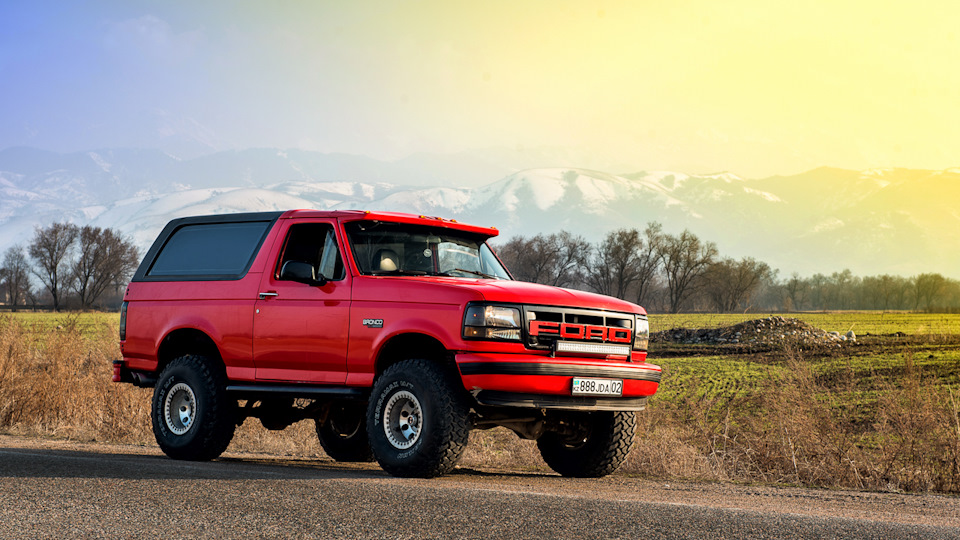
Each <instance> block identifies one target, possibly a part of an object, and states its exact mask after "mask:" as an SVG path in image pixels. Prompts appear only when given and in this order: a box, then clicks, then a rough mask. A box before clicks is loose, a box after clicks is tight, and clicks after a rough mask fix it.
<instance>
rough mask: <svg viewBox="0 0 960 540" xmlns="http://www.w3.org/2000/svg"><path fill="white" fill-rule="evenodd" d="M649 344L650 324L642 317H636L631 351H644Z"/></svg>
mask: <svg viewBox="0 0 960 540" xmlns="http://www.w3.org/2000/svg"><path fill="white" fill-rule="evenodd" d="M649 343H650V322H649V321H648V320H647V318H646V317H644V316H643V315H637V326H636V330H635V331H634V332H633V350H635V351H645V350H647V345H648V344H649Z"/></svg>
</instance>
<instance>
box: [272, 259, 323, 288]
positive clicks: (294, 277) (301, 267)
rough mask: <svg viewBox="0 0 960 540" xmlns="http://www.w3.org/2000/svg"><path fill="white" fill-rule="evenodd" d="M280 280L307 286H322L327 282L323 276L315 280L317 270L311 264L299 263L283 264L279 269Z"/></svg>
mask: <svg viewBox="0 0 960 540" xmlns="http://www.w3.org/2000/svg"><path fill="white" fill-rule="evenodd" d="M280 279H282V280H286V281H296V282H297V283H305V284H307V285H323V284H325V283H326V282H327V280H326V279H325V278H324V277H323V276H320V278H319V279H317V270H316V268H314V267H313V265H312V264H309V263H305V262H301V261H287V262H285V263H283V267H281V268H280Z"/></svg>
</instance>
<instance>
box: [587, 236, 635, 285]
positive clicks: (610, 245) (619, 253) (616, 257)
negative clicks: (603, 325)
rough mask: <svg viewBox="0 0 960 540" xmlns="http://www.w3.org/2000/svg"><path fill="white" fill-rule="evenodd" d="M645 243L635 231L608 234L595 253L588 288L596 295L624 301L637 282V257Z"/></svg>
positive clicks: (591, 261) (588, 273)
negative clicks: (614, 297) (596, 293)
mask: <svg viewBox="0 0 960 540" xmlns="http://www.w3.org/2000/svg"><path fill="white" fill-rule="evenodd" d="M642 247H643V239H642V238H641V237H640V232H639V231H637V230H636V229H618V230H616V231H613V232H611V233H609V234H607V236H606V238H604V239H603V242H601V243H600V245H599V246H597V248H596V249H595V250H594V254H593V257H592V258H591V260H590V267H589V269H588V271H587V276H586V277H587V284H588V285H589V286H590V287H591V288H592V289H593V290H594V291H596V292H598V293H600V294H605V295H607V296H616V297H617V298H621V299H625V298H626V297H627V291H628V290H630V288H631V287H632V286H633V284H634V283H635V282H636V281H637V278H638V271H637V269H638V267H639V266H640V265H639V261H638V253H639V252H640V249H641V248H642Z"/></svg>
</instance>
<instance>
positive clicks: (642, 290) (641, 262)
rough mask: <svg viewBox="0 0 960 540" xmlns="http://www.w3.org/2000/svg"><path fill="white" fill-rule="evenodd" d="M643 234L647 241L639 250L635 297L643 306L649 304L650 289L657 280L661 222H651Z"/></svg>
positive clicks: (661, 232) (661, 234) (661, 231)
mask: <svg viewBox="0 0 960 540" xmlns="http://www.w3.org/2000/svg"><path fill="white" fill-rule="evenodd" d="M643 236H644V237H645V239H646V241H645V243H644V244H643V246H641V247H640V249H639V251H638V252H637V279H636V284H635V285H634V291H635V294H634V297H635V298H636V302H637V304H638V305H641V306H644V305H647V303H648V300H650V298H649V297H650V291H651V289H652V288H653V286H654V284H655V283H656V280H657V269H658V268H659V267H660V250H661V248H662V246H661V239H662V237H663V228H662V227H661V226H660V224H659V223H656V222H650V223H648V224H647V228H646V229H645V230H644V231H643Z"/></svg>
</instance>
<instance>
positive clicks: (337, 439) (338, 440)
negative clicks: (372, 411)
mask: <svg viewBox="0 0 960 540" xmlns="http://www.w3.org/2000/svg"><path fill="white" fill-rule="evenodd" d="M314 423H315V425H316V429H317V439H319V440H320V446H321V447H322V448H323V451H324V452H326V453H327V455H328V456H330V457H331V458H333V459H334V460H335V461H343V462H367V461H373V451H372V450H370V439H369V437H367V411H366V408H365V407H364V406H363V405H362V404H360V403H335V404H333V405H332V406H331V407H330V412H329V414H327V418H326V421H325V422H320V421H319V420H315V421H314Z"/></svg>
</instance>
